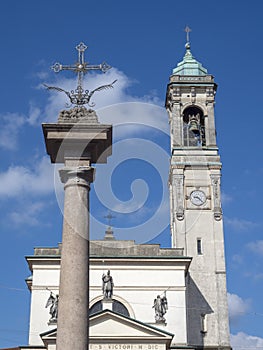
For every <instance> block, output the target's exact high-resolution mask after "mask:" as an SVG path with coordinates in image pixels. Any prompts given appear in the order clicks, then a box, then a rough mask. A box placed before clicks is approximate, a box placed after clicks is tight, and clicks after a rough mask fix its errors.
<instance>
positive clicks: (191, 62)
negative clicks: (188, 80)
mask: <svg viewBox="0 0 263 350" xmlns="http://www.w3.org/2000/svg"><path fill="white" fill-rule="evenodd" d="M185 48H186V53H185V55H184V58H183V60H182V61H181V62H179V63H178V64H177V67H176V68H174V69H173V74H174V75H207V74H208V73H207V69H205V68H204V67H203V66H202V64H201V63H199V62H198V61H197V60H196V59H195V58H194V57H193V55H192V53H191V51H190V43H189V42H187V43H186V44H185Z"/></svg>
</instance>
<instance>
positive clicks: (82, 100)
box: [43, 80, 117, 107]
mask: <svg viewBox="0 0 263 350" xmlns="http://www.w3.org/2000/svg"><path fill="white" fill-rule="evenodd" d="M116 81H117V80H114V81H113V82H112V83H111V84H107V85H101V86H99V87H97V88H96V89H94V90H92V91H89V90H83V88H82V87H81V85H78V87H77V88H76V90H71V91H70V92H69V91H66V90H64V89H62V88H59V87H56V86H48V85H46V84H43V85H44V86H45V87H46V88H47V89H48V90H56V91H59V92H64V93H65V94H66V95H67V96H68V98H69V99H70V102H71V104H75V105H85V104H88V105H89V106H90V107H94V106H95V103H94V102H92V103H90V98H91V96H92V95H93V94H94V93H95V92H97V91H101V90H106V89H112V88H113V84H115V83H116ZM67 106H68V107H69V106H70V105H68V104H67Z"/></svg>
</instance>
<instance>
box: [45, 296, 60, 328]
mask: <svg viewBox="0 0 263 350" xmlns="http://www.w3.org/2000/svg"><path fill="white" fill-rule="evenodd" d="M58 300H59V296H58V294H57V295H54V294H53V293H52V292H50V296H49V298H48V300H47V303H46V308H47V307H49V306H50V309H49V313H50V315H51V318H50V320H49V322H56V321H57V318H58Z"/></svg>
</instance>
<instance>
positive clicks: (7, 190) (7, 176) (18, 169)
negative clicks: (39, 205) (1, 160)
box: [0, 157, 54, 198]
mask: <svg viewBox="0 0 263 350" xmlns="http://www.w3.org/2000/svg"><path fill="white" fill-rule="evenodd" d="M0 182H1V187H0V198H8V197H17V196H20V195H46V194H49V193H51V192H52V191H53V190H54V175H53V167H52V165H51V164H50V161H49V159H48V157H43V158H42V159H41V160H40V162H39V163H37V164H36V165H35V166H34V167H33V168H29V167H25V166H10V167H9V168H8V169H7V171H6V172H2V173H0Z"/></svg>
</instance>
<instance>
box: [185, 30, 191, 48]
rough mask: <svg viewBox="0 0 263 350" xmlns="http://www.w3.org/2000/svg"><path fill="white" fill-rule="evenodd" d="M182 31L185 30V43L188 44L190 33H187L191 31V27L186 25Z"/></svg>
mask: <svg viewBox="0 0 263 350" xmlns="http://www.w3.org/2000/svg"><path fill="white" fill-rule="evenodd" d="M184 31H185V32H186V43H187V44H190V35H189V33H190V32H191V31H192V29H191V28H190V27H188V26H186V27H185V29H184Z"/></svg>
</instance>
